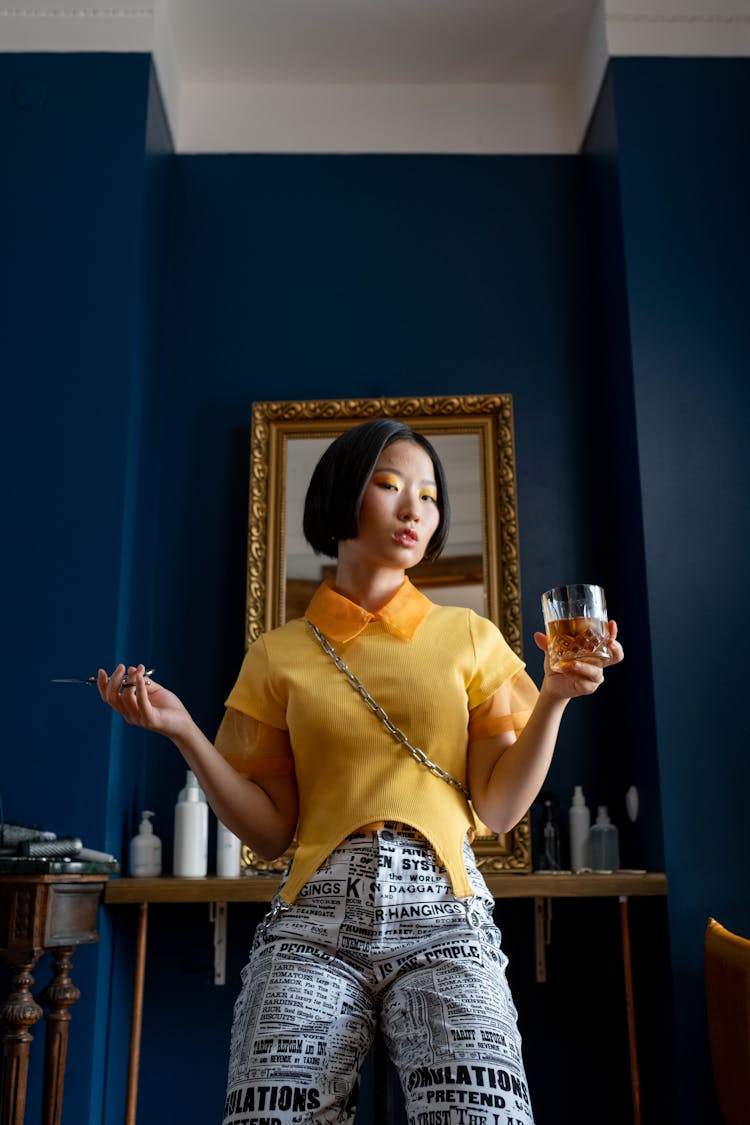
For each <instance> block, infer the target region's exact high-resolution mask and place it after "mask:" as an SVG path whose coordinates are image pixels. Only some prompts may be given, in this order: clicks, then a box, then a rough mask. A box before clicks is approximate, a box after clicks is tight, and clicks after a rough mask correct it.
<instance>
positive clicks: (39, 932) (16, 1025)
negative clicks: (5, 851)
mask: <svg viewBox="0 0 750 1125" xmlns="http://www.w3.org/2000/svg"><path fill="white" fill-rule="evenodd" d="M113 870H116V865H111V866H109V865H105V864H92V863H76V862H68V863H66V862H63V861H59V860H56V861H53V862H50V861H45V860H36V859H32V860H24V859H7V860H0V956H2V957H4V958H5V960H6V961H7V963H8V965H9V967H10V971H11V985H10V991H9V993H8V996H7V998H6V999H5V1000H4V1001H3V1002H2V1003H1V1004H0V1021H1V1022H2V1023H3V1024H4V1025H5V1034H4V1036H3V1078H2V1090H1V1091H0V1125H23V1120H24V1113H25V1110H26V1083H27V1078H28V1069H29V1051H30V1046H31V1042H32V1039H33V1036H32V1035H31V1033H30V1031H29V1029H30V1028H31V1027H33V1026H34V1024H35V1023H36V1022H37V1021H38V1020H39V1019H40V1018H41V1016H42V1007H41V1006H40V1005H39V1004H38V1003H37V1002H36V1000H35V999H34V997H33V995H32V992H31V986H32V985H33V983H34V978H33V976H32V969H33V968H34V966H35V965H36V963H37V961H38V960H39V958H40V957H42V956H43V954H45V953H47V952H49V953H51V954H52V979H51V980H50V982H49V984H48V985H47V987H46V988H44V989H43V991H42V992H41V993H40V995H39V999H40V1000H41V1002H42V1004H43V1005H44V1006H45V1007H46V1008H47V1010H48V1011H47V1016H46V1025H47V1028H46V1037H45V1039H46V1041H45V1052H44V1086H43V1093H42V1125H59V1122H60V1116H61V1113H62V1096H63V1083H64V1078H65V1061H66V1057H67V1049H68V1027H69V1024H70V1018H71V1017H70V1011H69V1009H70V1008H71V1007H72V1006H73V1004H75V1002H76V1000H78V998H79V996H80V993H79V991H78V989H77V988H76V986H75V985H74V984H73V981H72V980H71V977H70V970H71V959H72V957H73V954H74V952H75V949H76V947H77V946H78V945H83V944H88V943H91V942H96V941H98V940H99V934H98V931H97V908H98V905H99V900H100V898H101V896H102V892H103V890H104V885H105V883H106V880H107V874H108V872H109V871H113Z"/></svg>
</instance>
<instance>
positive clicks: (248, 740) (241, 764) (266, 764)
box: [214, 707, 294, 779]
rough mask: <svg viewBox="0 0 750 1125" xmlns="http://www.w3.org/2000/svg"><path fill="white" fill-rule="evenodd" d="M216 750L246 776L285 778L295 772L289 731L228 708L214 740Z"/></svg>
mask: <svg viewBox="0 0 750 1125" xmlns="http://www.w3.org/2000/svg"><path fill="white" fill-rule="evenodd" d="M214 744H215V746H216V749H217V750H218V751H219V753H220V754H221V756H222V757H223V758H225V759H226V760H227V761H228V762H229V764H230V766H232V767H233V768H234V769H236V770H237V772H238V773H241V774H242V775H243V776H244V777H249V778H252V779H254V778H262V777H284V776H289V775H291V774H293V773H294V758H293V757H292V748H291V745H290V743H289V733H288V731H285V730H279V728H278V727H272V726H269V725H268V723H262V722H260V721H259V720H258V719H254V718H253V717H252V715H246V714H244V713H243V712H242V711H236V710H235V709H234V708H233V707H227V709H226V712H225V714H224V718H223V719H222V722H221V726H220V727H219V730H218V732H217V735H216V739H215V743H214Z"/></svg>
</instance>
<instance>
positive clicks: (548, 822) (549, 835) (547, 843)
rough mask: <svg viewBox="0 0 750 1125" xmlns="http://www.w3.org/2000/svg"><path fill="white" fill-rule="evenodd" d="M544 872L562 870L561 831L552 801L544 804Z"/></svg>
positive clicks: (542, 863)
mask: <svg viewBox="0 0 750 1125" xmlns="http://www.w3.org/2000/svg"><path fill="white" fill-rule="evenodd" d="M540 866H541V868H542V870H543V871H559V870H560V830H559V828H558V826H557V821H556V820H555V814H554V810H553V808H552V801H549V800H547V801H545V802H544V824H543V825H542V862H541V865H540Z"/></svg>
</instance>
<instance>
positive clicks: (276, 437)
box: [243, 395, 531, 872]
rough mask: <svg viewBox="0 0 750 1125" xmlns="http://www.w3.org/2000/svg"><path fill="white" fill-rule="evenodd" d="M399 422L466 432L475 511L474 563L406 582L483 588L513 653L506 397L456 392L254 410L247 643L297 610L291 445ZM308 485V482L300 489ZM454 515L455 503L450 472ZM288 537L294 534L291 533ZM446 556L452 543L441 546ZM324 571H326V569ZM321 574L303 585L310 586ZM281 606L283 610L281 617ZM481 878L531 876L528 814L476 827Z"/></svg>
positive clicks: (516, 594) (268, 867) (512, 517)
mask: <svg viewBox="0 0 750 1125" xmlns="http://www.w3.org/2000/svg"><path fill="white" fill-rule="evenodd" d="M379 417H390V418H396V419H398V420H400V421H403V422H406V423H407V425H409V426H411V427H412V428H413V429H415V430H417V431H419V432H421V433H424V434H425V435H426V436H427V437H429V438H430V440H431V441H435V444H436V445H438V452H439V453H440V454H441V458H442V451H441V450H440V446H439V441H440V439H441V436H445V437H449V436H452V435H471V436H472V437H473V438H474V439H475V440H476V443H477V451H476V465H477V481H476V490H478V492H479V496H478V497H477V496H476V495H475V496H473V497H472V499H473V501H474V502H477V503H478V508H479V511H480V513H481V557H479V556H475V557H459V558H453V559H450V558H447V559H446V557H445V555H444V556H441V558H440V559H439V560H437V563H433V564H431V566H427V565H425V564H422V566H421V567H415V568H414V570H412V571H410V572H409V577H410V578H411V580H412V581H413V582H414V583H415V585H419V586H425V587H430V586H432V587H435V586H436V585H439V586H448V587H450V586H453V585H455V584H465V585H472V584H476V585H482V586H483V590H484V596H483V608H482V609H481V610H480V612H484V613H485V615H486V616H487V617H489V618H490V619H491V620H492V621H494V622H495V624H496V625H497V626H498V627H499V628H500V629H501V631H502V633H503V635H504V637H505V639H506V641H507V642H508V644H509V645H510V646H511V648H512V649H513V650H514V651H515V652H516V653H517V654H518V655H519V656H521V655H522V651H521V647H522V646H521V593H520V582H519V565H518V518H517V503H516V468H515V451H514V446H513V410H512V401H511V396H510V395H459V396H451V397H436V398H432V397H430V398H376V399H329V400H311V401H302V402H291V401H290V402H256V403H254V404H253V412H252V432H251V451H250V497H249V518H248V554H247V606H246V644H248V645H249V644H251V643H252V642H253V641H255V640H256V639H257V638H258V637H259V636H260V635H261V633H263V632H265V631H266V630H269V629H273V628H276V626H278V625H281V624H283V622H284V621H285V620H287V618H288V617H292V616H296V615H298V613H299V614H300V615H301V613H302V612H303V611H304V605H305V604H306V602H304V603H300V604H302V610H295V609H293V608H292V601H293V595H292V593H291V583H290V576H289V575H288V574H287V538H288V536H287V530H288V528H287V522H288V521H287V516H288V507H289V501H288V493H287V475H288V469H289V467H290V456H292V457H293V456H294V450H295V447H296V443H298V442H305V441H307V442H310V441H311V440H313V439H314V440H315V441H317V442H321V441H325V442H327V441H331V440H333V438H334V437H336V436H337V435H338V434H340V433H341V432H342V431H343V430H345V429H348V428H350V427H351V426H354V425H357V423H359V422H363V421H366V420H368V419H370V418H379ZM305 484H306V482H305ZM448 487H449V494H450V496H451V505H452V508H453V512H454V516H455V515H456V513H457V503H456V498H455V496H454V491H453V487H452V484H451V476H450V473H448ZM295 534H296V532H295ZM448 549H450V540H449V547H448ZM329 572H330V568H329ZM324 573H326V568H325V567H324V566H323V567H321V571H320V574H319V575H318V577H317V578H316V579H315V580H314V582H312V583H310V589H312V588H314V586H316V585H317V584H318V582H319V581H320V579H321V578H322V576H323V574H324ZM288 604H289V607H290V612H289V613H288V612H287V609H288ZM474 851H475V854H476V857H477V861H478V864H479V866H480V867H481V868H482V869H483V870H485V871H508V872H528V871H530V870H531V840H530V829H529V817H528V814H527V816H526V817H524V819H523V820H522V821H521V823H520V824H518V825H517V826H516V828H515V829H514V830H513V831H512V832H509V833H506V834H504V835H502V836H497V835H495V834H494V833H490V832H489V830H488V829H486V828H483V826H482V827H480V831H479V834H478V835H477V838H476V839H475V842H474ZM243 863H244V864H245V866H246V867H250V868H252V869H253V870H264V871H268V872H275V871H280V870H283V868H284V866H285V865H286V857H282V858H281V859H279V860H275V861H273V862H271V863H264V862H262V861H260V860H259V859H258V857H257V856H254V855H253V854H252V853H249V852H248V851H247V850H245V853H244V855H243Z"/></svg>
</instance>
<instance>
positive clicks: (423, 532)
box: [346, 441, 440, 570]
mask: <svg viewBox="0 0 750 1125" xmlns="http://www.w3.org/2000/svg"><path fill="white" fill-rule="evenodd" d="M439 523H440V509H439V507H438V487H437V483H436V481H435V470H434V468H433V465H432V461H431V459H430V457H429V456H428V454H427V453H426V452H425V451H424V449H422V447H421V446H419V445H416V444H415V443H414V442H411V441H394V442H392V443H391V445H389V446H387V447H386V448H385V449H384V450H383V452H382V453H381V454H380V457H379V458H378V460H377V463H376V465H375V468H374V470H373V472H372V475H371V477H370V480H369V481H368V483H367V485H366V487H365V491H364V494H363V496H362V504H361V507H360V512H359V533H358V535H357V537H356V539H349V540H347V541H346V543H347V547H349V548H351V549H352V550H353V551H354V552H355V553H356V554H357V555H358V556H359V557H360V559H361V560H362V561H365V560H367V561H369V562H370V563H371V564H372V565H381V566H389V567H396V568H398V569H402V570H403V569H406V568H408V567H412V566H415V565H416V564H417V563H418V562H420V561H421V560H422V558H423V556H424V553H425V551H426V550H427V547H428V546H429V543H430V540H431V539H432V536H433V535H434V534H435V532H436V530H437V527H438V524H439Z"/></svg>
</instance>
